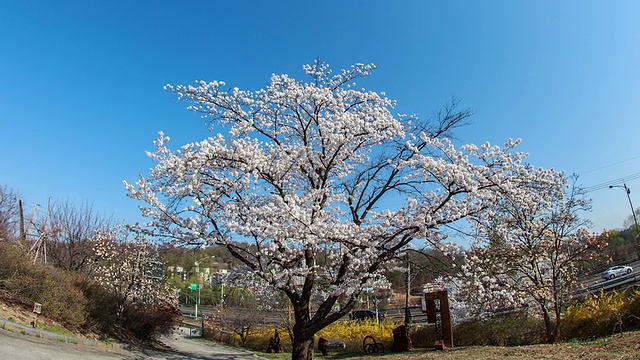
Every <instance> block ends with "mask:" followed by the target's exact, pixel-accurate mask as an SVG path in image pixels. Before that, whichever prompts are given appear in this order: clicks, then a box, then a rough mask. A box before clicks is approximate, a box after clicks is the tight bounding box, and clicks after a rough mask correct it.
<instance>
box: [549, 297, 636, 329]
mask: <svg viewBox="0 0 640 360" xmlns="http://www.w3.org/2000/svg"><path fill="white" fill-rule="evenodd" d="M639 315H640V291H639V290H627V291H622V292H617V291H614V292H611V293H604V292H600V294H597V295H592V296H589V297H588V298H587V299H586V300H585V301H583V302H580V303H576V304H573V305H571V306H569V307H568V308H567V311H566V314H565V317H564V319H563V321H562V328H561V329H560V336H559V339H560V340H570V339H578V340H591V339H595V338H598V337H603V336H608V335H611V334H613V333H616V332H620V331H623V330H630V329H634V328H638V327H640V318H639V317H638V316H639Z"/></svg>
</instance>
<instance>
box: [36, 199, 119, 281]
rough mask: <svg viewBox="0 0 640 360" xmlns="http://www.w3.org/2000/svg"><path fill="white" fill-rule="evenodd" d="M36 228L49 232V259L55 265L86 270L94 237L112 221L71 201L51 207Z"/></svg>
mask: <svg viewBox="0 0 640 360" xmlns="http://www.w3.org/2000/svg"><path fill="white" fill-rule="evenodd" d="M35 222H36V225H37V226H36V228H38V229H41V230H42V231H46V232H47V233H46V234H45V235H44V236H46V239H45V240H46V247H47V258H48V261H50V262H51V263H52V264H53V265H54V266H56V267H59V268H62V269H65V270H72V271H85V270H86V269H87V266H88V265H89V263H90V260H91V257H92V254H93V250H92V247H93V244H92V240H91V239H92V238H94V237H95V236H96V234H97V233H98V232H101V231H104V230H106V229H109V228H111V227H112V225H113V222H112V220H111V219H110V218H107V217H104V216H102V215H100V214H99V213H97V212H95V211H94V210H93V207H92V206H91V205H90V204H88V203H83V204H82V205H80V206H79V207H77V206H75V205H74V204H73V203H71V202H70V201H58V202H54V203H52V204H50V205H49V206H48V209H47V212H46V214H45V215H42V216H40V217H39V218H38V219H36V221H35Z"/></svg>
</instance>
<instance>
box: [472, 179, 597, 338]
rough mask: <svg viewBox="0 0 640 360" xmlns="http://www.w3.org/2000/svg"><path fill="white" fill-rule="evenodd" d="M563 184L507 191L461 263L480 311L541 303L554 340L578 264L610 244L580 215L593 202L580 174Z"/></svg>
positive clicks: (538, 306) (480, 226)
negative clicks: (578, 182)
mask: <svg viewBox="0 0 640 360" xmlns="http://www.w3.org/2000/svg"><path fill="white" fill-rule="evenodd" d="M534 184H535V183H534ZM560 184H561V185H563V187H562V188H560V189H558V188H556V189H555V190H554V189H553V188H549V187H548V186H544V185H541V184H536V185H535V186H532V189H531V190H532V191H531V196H532V197H534V198H535V199H536V201H523V199H522V198H515V197H511V196H505V197H504V198H503V199H502V201H501V202H500V204H499V206H498V207H496V208H495V209H496V210H495V211H493V212H491V214H489V216H488V219H487V220H486V221H480V222H477V223H476V225H477V229H478V237H477V238H476V239H475V241H474V243H473V244H472V247H471V251H470V252H469V254H468V256H467V259H466V263H465V264H464V265H463V266H461V269H462V272H461V283H462V284H463V286H462V291H461V292H460V295H461V296H462V297H465V298H466V300H467V303H468V304H470V305H471V306H472V307H474V308H475V312H476V313H482V312H485V313H492V312H494V311H496V310H504V309H507V308H513V307H516V308H518V307H522V306H527V307H528V306H531V305H535V306H534V307H533V308H534V309H536V310H537V311H536V312H537V313H538V314H539V315H540V316H541V317H542V319H543V320H544V324H545V330H546V336H547V341H548V342H549V343H554V342H555V340H556V337H557V335H558V331H559V329H560V325H561V314H560V311H561V309H562V306H563V305H564V304H565V303H566V302H567V301H568V300H570V298H571V294H572V292H574V291H575V290H576V289H577V287H576V286H577V283H576V274H575V271H576V266H577V265H578V264H579V263H580V262H581V261H586V260H591V259H592V258H593V257H594V256H596V255H597V251H598V250H601V249H602V248H603V247H604V246H606V245H607V244H606V243H603V242H602V241H599V240H598V239H597V237H596V236H595V235H594V234H590V233H589V232H588V231H587V230H586V227H587V226H588V225H589V222H588V220H584V219H581V218H580V217H579V212H581V211H585V210H588V209H589V208H590V202H589V201H587V200H586V199H585V198H584V197H583V195H584V193H583V191H582V190H581V189H580V188H578V187H576V186H575V178H574V181H572V182H571V183H570V182H568V181H567V180H564V179H562V181H561V182H560ZM558 190H565V191H558Z"/></svg>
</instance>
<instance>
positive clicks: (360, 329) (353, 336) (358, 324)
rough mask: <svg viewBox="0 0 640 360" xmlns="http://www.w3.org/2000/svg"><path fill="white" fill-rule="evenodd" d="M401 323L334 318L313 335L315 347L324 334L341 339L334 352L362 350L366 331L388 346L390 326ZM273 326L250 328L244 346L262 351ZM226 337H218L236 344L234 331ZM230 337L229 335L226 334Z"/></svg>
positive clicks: (284, 342)
mask: <svg viewBox="0 0 640 360" xmlns="http://www.w3.org/2000/svg"><path fill="white" fill-rule="evenodd" d="M399 325H401V324H398V323H394V322H381V323H380V324H376V323H375V320H367V321H337V322H335V323H333V324H331V325H329V326H327V327H326V328H324V329H322V330H320V332H318V333H317V334H316V336H315V344H314V345H315V347H316V350H317V346H318V339H320V338H321V337H322V338H325V339H327V340H328V341H341V342H343V343H345V345H346V348H345V349H344V350H335V351H334V352H345V353H362V352H363V350H362V341H363V340H364V338H365V337H366V336H368V335H371V336H373V337H374V338H375V340H376V341H377V342H381V343H383V344H384V347H385V350H386V351H387V352H388V351H390V350H391V345H392V344H393V329H395V328H396V327H398V326H399ZM275 329H276V327H274V326H261V327H256V328H253V329H252V331H251V332H250V334H249V336H248V338H247V341H246V343H245V346H246V347H247V348H249V349H253V350H258V351H264V350H265V349H266V348H267V346H268V345H269V339H270V338H271V337H273V335H274V330H275ZM278 334H279V336H280V345H281V346H282V348H283V350H284V351H285V352H290V351H291V339H290V337H289V334H288V332H287V330H286V329H285V328H278ZM227 336H228V337H227V338H226V339H221V338H218V339H217V340H222V341H225V342H227V343H230V344H233V345H239V343H240V339H239V337H238V336H237V335H235V334H229V333H227ZM229 337H230V338H229Z"/></svg>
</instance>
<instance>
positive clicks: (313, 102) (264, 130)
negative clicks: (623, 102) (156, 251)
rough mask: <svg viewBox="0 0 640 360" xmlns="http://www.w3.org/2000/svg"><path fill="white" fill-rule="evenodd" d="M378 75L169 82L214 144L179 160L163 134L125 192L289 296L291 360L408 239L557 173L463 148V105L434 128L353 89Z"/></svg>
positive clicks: (435, 233) (153, 222)
mask: <svg viewBox="0 0 640 360" xmlns="http://www.w3.org/2000/svg"><path fill="white" fill-rule="evenodd" d="M373 68H374V66H373V65H364V64H356V65H353V66H352V67H351V68H349V69H346V70H342V71H340V72H338V73H336V74H334V73H332V71H331V69H330V68H329V66H328V65H327V64H325V63H322V62H320V61H316V62H315V63H314V64H311V65H306V66H304V71H305V73H306V75H307V76H308V77H309V81H308V82H302V81H297V80H295V79H293V78H291V77H289V76H287V75H272V76H271V80H270V83H269V84H268V85H266V87H264V88H263V89H260V90H257V91H247V90H241V89H238V88H228V87H226V84H225V83H224V82H221V81H213V82H204V81H201V82H198V83H197V85H196V86H171V85H168V86H167V89H168V90H169V91H171V92H173V93H175V94H177V96H178V98H180V99H184V100H187V101H190V102H191V106H190V108H191V109H192V110H194V111H195V112H197V113H199V114H201V115H202V116H203V117H204V118H205V119H206V120H207V121H208V125H209V129H210V130H211V131H213V132H214V133H215V134H214V135H213V136H212V137H209V138H207V139H204V140H202V141H200V142H195V143H189V144H186V145H183V146H182V147H181V148H180V149H178V150H170V149H169V148H168V147H167V143H168V141H169V137H167V136H165V135H164V134H163V133H160V134H159V136H158V138H157V139H156V141H155V144H156V150H155V152H152V153H149V156H150V157H151V159H153V160H154V161H155V162H156V163H157V165H156V166H155V167H154V168H153V169H152V170H151V173H150V174H149V175H148V176H147V177H144V176H142V175H140V177H139V180H138V181H137V182H136V184H129V183H126V182H125V186H126V187H127V189H128V192H129V196H130V197H132V198H135V199H138V200H140V201H142V202H143V204H145V205H143V206H141V210H142V213H143V215H144V216H145V217H148V218H149V219H150V221H149V222H148V223H147V225H148V228H147V229H148V230H147V231H149V232H150V233H153V234H154V235H158V236H163V237H165V238H168V239H173V240H174V241H177V242H181V243H189V244H201V245H206V244H211V243H219V244H224V245H225V246H226V247H227V249H228V250H229V251H230V252H231V254H232V255H233V256H234V257H236V258H238V259H239V260H240V261H242V262H243V263H244V264H246V265H247V266H248V267H249V268H251V269H252V270H253V271H254V272H255V274H256V276H258V277H260V278H262V279H264V280H265V281H266V282H267V283H269V284H270V285H271V286H272V287H274V288H276V289H279V290H280V291H282V292H284V293H285V294H286V296H287V297H288V298H289V300H290V302H291V304H292V307H293V313H294V319H295V325H294V327H293V354H292V357H293V358H294V359H311V358H312V355H313V337H314V334H316V333H317V332H318V331H319V330H321V329H322V328H324V327H325V326H327V325H329V324H331V323H332V322H334V321H336V320H338V319H340V318H341V317H343V316H344V315H345V314H347V313H348V312H349V311H350V310H351V309H352V308H353V306H354V304H355V303H356V301H357V299H358V295H359V294H360V292H361V290H362V288H363V287H368V286H371V285H372V284H373V283H374V282H376V281H378V280H379V279H380V278H381V274H382V270H384V268H385V264H387V263H388V262H390V261H392V259H393V258H394V256H395V255H396V254H397V253H398V251H400V250H402V249H403V248H405V247H406V246H407V244H409V243H410V242H411V241H412V240H414V239H424V240H427V241H429V242H432V243H434V244H436V243H438V242H439V241H440V239H441V236H440V235H439V234H440V229H441V228H442V227H443V226H445V225H447V224H450V223H453V222H456V221H459V220H462V219H465V218H466V217H468V216H471V215H475V214H479V213H481V212H482V211H484V210H486V209H488V208H491V207H492V206H494V205H495V204H496V203H497V201H498V200H499V199H500V198H501V196H502V194H505V193H508V194H511V195H512V196H516V197H517V196H521V195H520V194H521V193H522V194H526V193H528V191H529V190H528V188H526V186H523V185H524V184H527V183H529V182H530V181H532V180H533V179H536V180H538V181H541V182H547V183H548V184H554V183H555V180H556V177H557V176H558V174H557V173H556V172H554V171H547V170H542V169H534V168H532V167H530V166H528V165H526V164H525V163H524V159H525V155H524V154H522V153H517V152H513V149H514V147H515V146H516V145H517V143H518V142H517V141H512V140H509V141H507V143H506V144H505V145H504V146H503V147H498V146H491V145H489V144H485V145H483V146H481V147H478V146H475V145H465V146H461V147H458V148H457V147H455V146H454V145H453V144H452V142H451V141H449V140H448V138H447V136H448V135H449V134H450V132H451V130H453V129H455V128H456V127H458V126H460V125H462V124H464V123H465V121H466V118H467V116H468V115H469V113H468V112H466V111H462V112H457V111H456V110H455V106H454V105H455V103H454V104H452V106H446V107H445V108H444V109H443V111H441V112H439V113H437V114H436V116H435V117H432V118H430V119H428V120H426V121H424V120H420V119H418V118H417V117H415V116H407V115H398V114H394V113H393V107H394V105H395V103H394V102H393V101H391V100H389V99H388V98H386V97H385V95H384V93H377V92H373V91H367V90H364V89H356V87H355V80H356V79H358V78H361V77H365V76H368V75H369V74H370V72H371V70H373ZM320 258H321V259H320ZM312 298H313V299H319V300H318V301H317V302H313V303H312V301H311V300H312ZM337 305H340V306H337Z"/></svg>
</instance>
